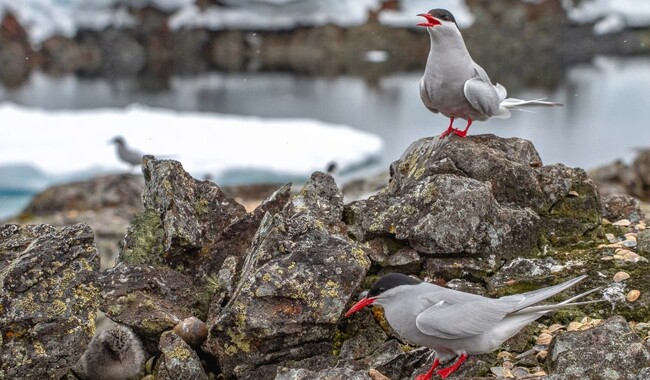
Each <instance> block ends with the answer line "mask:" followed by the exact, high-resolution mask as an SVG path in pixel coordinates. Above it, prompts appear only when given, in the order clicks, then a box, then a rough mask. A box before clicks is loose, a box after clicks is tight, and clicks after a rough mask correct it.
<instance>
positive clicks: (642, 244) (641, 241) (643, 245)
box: [637, 229, 650, 255]
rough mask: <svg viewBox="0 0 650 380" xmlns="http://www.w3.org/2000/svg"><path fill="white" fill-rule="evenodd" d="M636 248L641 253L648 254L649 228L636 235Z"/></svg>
mask: <svg viewBox="0 0 650 380" xmlns="http://www.w3.org/2000/svg"><path fill="white" fill-rule="evenodd" d="M637 249H638V251H639V253H641V254H646V255H647V254H650V229H645V230H643V231H640V232H639V235H638V236H637Z"/></svg>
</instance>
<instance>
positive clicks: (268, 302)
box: [203, 173, 370, 379]
mask: <svg viewBox="0 0 650 380" xmlns="http://www.w3.org/2000/svg"><path fill="white" fill-rule="evenodd" d="M342 201H343V197H342V194H341V192H340V191H339V189H338V188H337V187H336V184H335V183H334V181H333V179H332V177H330V176H329V175H326V174H323V173H314V174H313V175H312V177H311V179H310V180H309V181H308V182H307V184H306V185H305V186H304V187H303V188H302V190H301V191H300V193H299V194H297V195H296V196H295V197H294V198H293V199H292V201H291V202H290V203H288V204H287V205H286V206H285V207H284V208H283V210H282V211H281V212H279V213H277V214H266V216H265V217H264V219H263V221H262V223H261V226H260V228H259V230H258V231H257V234H256V235H255V237H254V239H253V244H252V247H251V249H250V252H249V253H248V256H247V257H246V261H245V263H244V266H243V269H242V272H241V276H240V280H239V283H238V284H237V287H236V289H235V292H234V294H233V297H232V298H231V299H230V301H229V302H228V304H227V305H226V306H225V307H224V309H223V311H222V312H221V315H220V317H219V319H218V320H217V321H216V322H215V323H214V324H212V325H211V326H210V334H209V337H208V341H207V342H206V343H205V344H204V345H203V348H204V350H205V351H206V352H208V353H210V354H212V355H213V356H215V357H217V358H218V361H219V364H220V366H221V368H222V371H223V373H224V376H226V377H228V376H233V375H236V376H238V377H239V378H242V379H246V378H254V377H251V376H254V375H253V374H252V373H253V371H254V369H255V368H256V367H260V366H262V365H267V364H274V363H278V362H279V361H280V360H297V359H302V358H307V357H310V356H315V355H318V354H320V353H322V352H323V351H326V352H331V350H332V346H331V337H332V335H333V334H334V331H335V328H336V324H337V322H338V320H339V318H340V317H341V315H342V313H343V312H344V308H345V306H346V304H347V302H348V300H349V299H350V297H351V295H352V294H353V292H354V291H355V289H356V288H357V287H358V286H359V284H360V282H361V280H362V279H363V277H364V276H365V273H366V270H367V269H368V268H369V265H370V263H369V260H368V258H367V257H366V248H365V247H364V246H362V245H359V244H357V243H355V242H353V241H352V240H350V238H349V237H348V236H347V229H346V226H345V224H344V223H343V222H342V213H343V202H342Z"/></svg>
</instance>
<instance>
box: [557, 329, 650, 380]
mask: <svg viewBox="0 0 650 380" xmlns="http://www.w3.org/2000/svg"><path fill="white" fill-rule="evenodd" d="M547 360H550V363H549V369H550V373H551V374H553V375H559V376H560V377H561V378H563V379H586V378H589V379H630V380H634V379H635V378H637V375H638V374H639V372H640V369H642V368H644V367H648V366H649V365H650V350H649V349H648V347H646V346H644V345H643V342H642V341H641V338H639V336H638V335H636V334H635V333H634V331H633V330H632V329H631V328H630V327H629V325H628V324H627V322H626V321H625V319H624V318H622V317H612V318H609V319H607V320H606V321H604V322H603V323H602V324H600V325H599V326H597V327H594V328H592V329H589V330H585V331H579V332H578V331H576V332H568V333H564V334H559V335H557V336H556V338H555V339H554V340H553V343H552V344H551V347H550V355H549V357H548V359H547Z"/></svg>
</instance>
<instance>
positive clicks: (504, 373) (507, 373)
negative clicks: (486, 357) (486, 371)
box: [490, 367, 514, 379]
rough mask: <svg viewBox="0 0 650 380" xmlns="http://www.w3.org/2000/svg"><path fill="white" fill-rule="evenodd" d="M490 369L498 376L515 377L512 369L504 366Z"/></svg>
mask: <svg viewBox="0 0 650 380" xmlns="http://www.w3.org/2000/svg"><path fill="white" fill-rule="evenodd" d="M490 371H491V372H492V373H493V374H495V375H496V377H505V378H508V379H514V376H513V374H512V373H511V372H510V370H507V369H505V368H503V367H492V368H490Z"/></svg>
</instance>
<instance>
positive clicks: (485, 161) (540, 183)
mask: <svg viewBox="0 0 650 380" xmlns="http://www.w3.org/2000/svg"><path fill="white" fill-rule="evenodd" d="M600 213H601V206H600V201H599V197H598V191H597V190H596V187H595V186H594V184H593V183H592V182H591V180H590V179H589V177H588V176H587V174H586V173H585V172H584V170H582V169H571V168H568V167H566V166H564V165H560V164H556V165H550V166H542V163H541V159H540V157H539V155H538V154H537V152H536V151H535V148H534V147H533V145H532V144H531V143H530V142H529V141H526V140H522V139H518V138H509V139H504V138H499V137H496V136H493V135H480V136H470V137H467V138H465V139H460V138H456V137H455V136H453V137H451V138H449V139H445V140H439V139H438V138H437V137H433V138H423V139H420V140H418V141H416V142H414V143H413V144H411V146H410V147H409V148H408V149H407V150H406V151H405V152H404V154H403V155H402V157H401V158H400V159H399V160H398V161H396V162H394V163H393V164H392V166H391V180H390V183H389V186H388V187H387V188H386V189H385V190H383V191H381V192H379V193H378V194H377V195H375V196H373V197H370V198H369V199H367V200H361V201H357V202H353V203H352V204H350V205H349V206H348V208H347V209H346V221H347V222H348V223H349V224H350V225H351V230H352V231H353V232H354V234H355V236H356V237H357V238H358V239H360V240H362V241H366V240H372V239H374V238H377V237H390V238H393V239H395V240H396V241H405V242H408V244H409V245H410V246H411V247H413V248H415V249H416V250H417V251H418V252H419V253H422V254H425V255H449V254H462V255H468V254H469V255H498V257H506V258H507V257H513V256H515V255H521V254H527V253H531V252H533V251H534V250H536V249H537V247H538V245H539V244H545V243H550V244H555V245H562V244H573V243H578V242H579V241H581V240H584V239H586V238H589V237H590V236H591V235H592V234H593V233H594V231H598V227H599V225H600V221H601V216H600Z"/></svg>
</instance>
